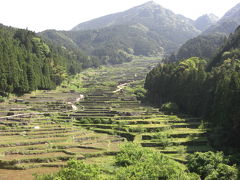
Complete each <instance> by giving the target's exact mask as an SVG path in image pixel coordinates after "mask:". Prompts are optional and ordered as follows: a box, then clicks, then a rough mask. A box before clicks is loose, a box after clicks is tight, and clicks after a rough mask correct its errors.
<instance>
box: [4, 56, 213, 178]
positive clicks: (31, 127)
mask: <svg viewBox="0 0 240 180" xmlns="http://www.w3.org/2000/svg"><path fill="white" fill-rule="evenodd" d="M156 63H158V61H157V60H155V59H142V60H140V59H138V60H134V61H133V62H131V63H125V64H122V65H116V66H114V67H103V68H100V69H89V70H87V71H85V72H83V73H81V74H80V75H78V76H76V77H75V78H73V79H72V80H68V81H66V82H65V83H63V85H62V86H61V87H59V88H58V89H57V90H54V91H44V92H43V91H37V92H34V93H32V94H28V95H25V96H23V97H21V98H19V99H17V98H15V99H13V100H10V101H9V102H8V103H4V104H0V115H1V117H0V166H1V168H2V169H0V177H1V178H2V177H3V178H4V179H17V178H20V179H23V177H24V179H32V178H33V176H31V174H33V173H42V172H46V173H48V172H54V171H57V169H58V168H59V167H62V166H64V165H65V164H66V161H67V160H69V159H71V158H76V159H79V160H80V159H82V160H84V161H86V162H87V163H98V164H99V163H100V164H109V163H111V162H113V156H114V155H115V154H116V153H117V152H118V150H119V144H121V143H122V142H123V141H125V140H128V141H134V142H136V143H139V144H141V145H142V146H144V147H151V148H154V149H157V150H158V151H161V152H163V153H165V154H166V155H167V156H170V157H172V158H173V159H176V160H178V161H181V162H185V160H186V156H187V155H188V154H189V153H193V152H195V151H203V152H204V151H208V150H211V147H210V146H209V145H208V140H207V137H206V129H204V126H203V125H204V124H203V123H202V121H201V119H198V118H192V117H188V116H185V115H181V116H175V115H164V114H163V113H162V112H159V110H158V109H157V108H153V107H148V106H143V105H141V104H140V102H139V101H138V100H137V99H136V96H135V95H134V94H133V93H132V92H131V88H134V87H136V86H142V85H143V80H144V78H145V75H146V73H147V72H148V71H149V70H150V68H151V67H152V66H154V65H156ZM82 94H83V95H84V98H83V95H82ZM46 167H47V168H48V170H47V171H45V169H46ZM16 169H18V170H16ZM51 170H52V171H51ZM12 172H14V173H15V174H16V175H18V176H14V177H13V176H12ZM1 178H0V179H1Z"/></svg>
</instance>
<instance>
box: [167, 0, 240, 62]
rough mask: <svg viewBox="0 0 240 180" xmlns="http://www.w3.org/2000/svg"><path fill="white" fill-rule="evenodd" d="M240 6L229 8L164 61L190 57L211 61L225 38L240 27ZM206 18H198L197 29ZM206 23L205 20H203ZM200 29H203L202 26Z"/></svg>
mask: <svg viewBox="0 0 240 180" xmlns="http://www.w3.org/2000/svg"><path fill="white" fill-rule="evenodd" d="M239 14H240V4H237V5H236V6H234V7H233V8H231V9H230V10H229V11H228V12H226V13H225V15H224V16H223V17H222V18H221V19H220V20H219V21H217V22H215V23H212V25H211V26H208V28H206V29H205V30H204V31H203V32H202V33H201V34H200V35H199V36H197V37H195V38H192V39H190V40H188V41H187V42H186V43H185V44H183V45H182V46H181V47H180V48H179V49H178V50H177V51H176V52H175V53H173V54H172V55H171V57H167V58H166V61H180V60H183V59H185V58H190V57H192V56H196V57H200V58H205V59H206V60H210V59H212V58H213V57H214V56H215V55H216V54H215V53H216V52H217V51H218V50H219V49H220V48H221V47H222V46H223V45H224V43H225V37H228V36H229V35H230V34H231V33H233V32H234V30H235V29H236V28H237V27H238V26H239V25H240V20H239ZM202 19H206V17H205V18H204V16H203V17H200V18H199V19H197V20H196V21H195V24H196V26H197V27H198V24H199V21H200V23H201V21H203V20H202ZM205 21H206V20H205ZM205 23H206V24H205V25H207V24H209V23H207V22H205ZM201 27H204V26H203V24H202V25H201Z"/></svg>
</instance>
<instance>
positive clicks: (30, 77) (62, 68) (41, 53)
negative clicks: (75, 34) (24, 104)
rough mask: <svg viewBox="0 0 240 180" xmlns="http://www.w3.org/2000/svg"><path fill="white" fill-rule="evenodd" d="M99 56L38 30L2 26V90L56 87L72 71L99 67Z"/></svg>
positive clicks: (15, 90) (19, 90)
mask: <svg viewBox="0 0 240 180" xmlns="http://www.w3.org/2000/svg"><path fill="white" fill-rule="evenodd" d="M97 61H98V60H96V59H94V58H91V57H87V56H85V55H83V54H82V53H81V52H76V51H72V50H71V49H66V48H65V49H64V48H62V47H58V46H57V45H54V44H52V43H50V42H49V43H46V42H44V41H43V40H42V39H41V38H40V37H38V36H37V35H36V34H35V33H34V32H31V31H28V30H23V29H15V28H10V27H6V26H2V25H1V26H0V62H1V63H0V93H1V95H3V96H6V95H7V94H8V93H15V94H23V93H26V92H30V91H33V90H36V89H52V88H55V87H56V85H59V84H60V83H61V82H62V81H63V80H64V79H65V78H66V77H67V76H68V74H70V75H72V74H75V73H78V72H80V71H81V70H82V68H88V67H92V66H94V67H96V66H98V64H96V62H97Z"/></svg>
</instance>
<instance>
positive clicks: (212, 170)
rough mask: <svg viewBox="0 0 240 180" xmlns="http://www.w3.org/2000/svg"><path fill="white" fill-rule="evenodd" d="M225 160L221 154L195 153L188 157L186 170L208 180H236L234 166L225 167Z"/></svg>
mask: <svg viewBox="0 0 240 180" xmlns="http://www.w3.org/2000/svg"><path fill="white" fill-rule="evenodd" d="M227 162H228V159H226V158H225V157H224V155H223V153H222V152H217V153H214V152H211V151H209V152H206V153H200V152H196V153H194V154H193V155H190V156H189V157H188V163H187V166H188V169H189V170H190V172H195V173H197V174H199V175H200V176H201V178H204V179H205V178H206V179H208V180H210V179H211V180H213V179H216V180H217V179H224V180H225V179H226V180H227V179H231V180H235V179H237V175H238V174H237V173H238V172H237V169H236V167H235V166H229V165H227Z"/></svg>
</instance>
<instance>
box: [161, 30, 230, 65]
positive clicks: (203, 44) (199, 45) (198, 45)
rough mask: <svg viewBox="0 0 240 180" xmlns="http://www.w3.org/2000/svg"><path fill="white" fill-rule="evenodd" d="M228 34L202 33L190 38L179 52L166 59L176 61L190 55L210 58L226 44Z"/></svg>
mask: <svg viewBox="0 0 240 180" xmlns="http://www.w3.org/2000/svg"><path fill="white" fill-rule="evenodd" d="M225 41H226V36H225V35H222V34H210V35H200V36H197V37H195V38H193V39H190V40H188V41H187V42H186V43H185V44H183V45H182V46H181V48H180V49H179V50H178V52H177V53H176V55H175V54H172V55H171V56H169V57H167V59H166V61H168V62H176V61H181V60H183V59H187V58H190V57H199V58H204V59H207V60H210V59H211V58H213V56H214V55H215V53H216V51H217V50H218V49H219V48H220V47H221V46H222V45H223V44H224V42H225Z"/></svg>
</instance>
